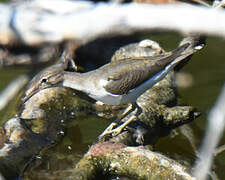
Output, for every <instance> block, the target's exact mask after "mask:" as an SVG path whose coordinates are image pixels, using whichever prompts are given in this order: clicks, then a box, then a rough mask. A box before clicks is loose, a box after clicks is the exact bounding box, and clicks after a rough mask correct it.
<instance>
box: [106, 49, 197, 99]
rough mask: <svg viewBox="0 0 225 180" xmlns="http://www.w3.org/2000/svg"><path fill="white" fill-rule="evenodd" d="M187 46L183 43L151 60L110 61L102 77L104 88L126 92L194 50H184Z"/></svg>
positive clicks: (113, 92) (110, 90)
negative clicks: (109, 67) (107, 69)
mask: <svg viewBox="0 0 225 180" xmlns="http://www.w3.org/2000/svg"><path fill="white" fill-rule="evenodd" d="M187 47H188V45H183V46H181V47H178V48H177V49H175V50H174V51H172V52H171V53H167V54H166V55H164V56H162V55H160V56H157V57H155V58H152V57H151V58H150V59H151V60H149V59H147V60H137V59H126V60H123V62H121V61H120V62H114V63H111V64H110V66H111V70H109V71H108V72H106V73H107V75H106V76H105V77H104V79H105V80H107V83H106V84H105V86H104V88H105V90H106V91H108V92H110V93H112V94H118V95H121V94H126V93H128V92H129V91H130V90H132V89H134V88H136V87H138V86H139V85H140V84H142V83H143V82H144V81H146V80H148V79H150V78H151V77H153V76H154V75H156V74H157V73H159V72H160V71H161V70H163V69H164V67H165V66H166V65H168V64H170V63H171V62H173V61H176V62H174V64H175V65H176V64H178V63H179V62H180V61H182V60H183V59H185V58H186V57H188V56H190V55H191V54H193V53H194V52H195V51H194V50H193V51H188V52H185V50H186V49H187ZM178 57H180V58H178ZM175 59H177V60H175ZM175 65H174V66H175Z"/></svg>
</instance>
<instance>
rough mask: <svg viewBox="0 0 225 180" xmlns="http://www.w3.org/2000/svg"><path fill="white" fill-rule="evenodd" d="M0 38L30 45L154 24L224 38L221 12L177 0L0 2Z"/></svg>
mask: <svg viewBox="0 0 225 180" xmlns="http://www.w3.org/2000/svg"><path fill="white" fill-rule="evenodd" d="M0 17H1V18H0V43H2V44H8V43H10V42H11V43H12V42H15V41H16V40H20V41H23V42H24V43H25V44H28V45H34V44H38V43H43V42H49V41H50V42H59V41H62V40H65V39H75V40H81V41H83V42H87V41H90V40H92V39H95V38H97V37H102V36H106V35H107V36H109V35H110V36H115V35H124V34H127V35H129V34H133V33H135V32H146V31H147V32H150V31H152V30H155V29H161V30H167V31H168V30H172V31H177V32H181V33H190V32H192V33H193V32H195V33H196V32H198V33H204V34H209V35H217V36H222V37H225V21H224V19H225V12H224V11H223V10H220V9H218V8H216V9H212V8H206V7H200V6H192V5H187V4H182V3H176V4H168V5H150V4H135V3H130V4H123V5H121V4H112V3H110V4H107V3H95V4H94V3H91V2H85V1H67V0H51V1H44V0H36V1H32V2H27V3H24V4H21V5H19V6H17V7H15V8H13V7H12V6H10V5H3V4H1V5H0Z"/></svg>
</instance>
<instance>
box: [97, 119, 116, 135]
mask: <svg viewBox="0 0 225 180" xmlns="http://www.w3.org/2000/svg"><path fill="white" fill-rule="evenodd" d="M116 126H117V123H115V122H112V123H111V124H110V125H109V126H108V127H107V128H106V129H105V130H104V131H103V133H102V134H100V135H99V137H98V138H99V139H102V138H104V137H106V136H108V135H112V131H113V128H114V127H116Z"/></svg>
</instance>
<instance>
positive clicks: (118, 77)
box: [104, 60, 164, 94]
mask: <svg viewBox="0 0 225 180" xmlns="http://www.w3.org/2000/svg"><path fill="white" fill-rule="evenodd" d="M124 61H129V64H126V63H123V64H120V65H119V66H118V68H115V67H114V68H112V69H113V71H112V72H109V73H108V74H107V76H106V78H105V79H106V80H107V83H106V85H105V86H104V88H105V89H106V90H107V91H108V92H110V93H112V94H126V93H128V92H129V91H130V90H131V89H133V88H136V87H137V86H139V85H140V84H141V83H143V82H144V81H146V80H147V79H149V78H151V77H152V76H154V75H155V74H157V73H158V72H159V71H160V70H161V69H163V67H164V66H162V65H160V64H159V63H158V62H157V61H148V60H124ZM125 64H126V65H125ZM150 66H151V68H148V67H150Z"/></svg>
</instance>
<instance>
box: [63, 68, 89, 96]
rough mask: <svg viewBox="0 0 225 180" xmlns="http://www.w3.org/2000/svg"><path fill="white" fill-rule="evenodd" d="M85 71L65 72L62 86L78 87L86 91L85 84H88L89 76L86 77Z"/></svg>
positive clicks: (79, 89) (77, 88)
mask: <svg viewBox="0 0 225 180" xmlns="http://www.w3.org/2000/svg"><path fill="white" fill-rule="evenodd" d="M84 75H85V74H84V73H76V72H65V73H64V75H63V82H62V86H64V87H69V88H72V89H76V90H78V91H83V92H86V89H85V87H88V86H86V85H85V84H87V83H88V82H87V78H84V77H83V76H84Z"/></svg>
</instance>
